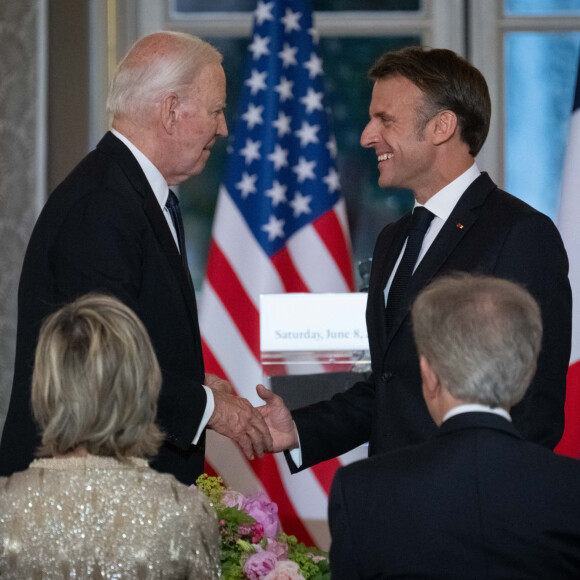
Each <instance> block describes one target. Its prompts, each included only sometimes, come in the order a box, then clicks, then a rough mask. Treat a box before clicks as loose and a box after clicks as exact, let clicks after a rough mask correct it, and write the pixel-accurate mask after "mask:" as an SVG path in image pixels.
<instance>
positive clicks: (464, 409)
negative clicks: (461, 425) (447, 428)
mask: <svg viewBox="0 0 580 580" xmlns="http://www.w3.org/2000/svg"><path fill="white" fill-rule="evenodd" d="M462 413H493V414H494V415H499V416H500V417H503V418H504V419H507V420H508V421H510V422H511V420H512V418H511V417H510V414H509V413H508V412H507V411H506V410H505V409H502V408H500V407H489V406H487V405H480V404H479V403H469V404H465V405H458V406H457V407H453V409H450V410H449V411H447V413H445V416H444V417H443V422H445V421H447V419H450V418H451V417H454V416H455V415H461V414H462Z"/></svg>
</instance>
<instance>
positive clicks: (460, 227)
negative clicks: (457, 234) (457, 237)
mask: <svg viewBox="0 0 580 580" xmlns="http://www.w3.org/2000/svg"><path fill="white" fill-rule="evenodd" d="M457 227H458V228H459V229H460V230H462V229H463V224H462V223H461V222H457Z"/></svg>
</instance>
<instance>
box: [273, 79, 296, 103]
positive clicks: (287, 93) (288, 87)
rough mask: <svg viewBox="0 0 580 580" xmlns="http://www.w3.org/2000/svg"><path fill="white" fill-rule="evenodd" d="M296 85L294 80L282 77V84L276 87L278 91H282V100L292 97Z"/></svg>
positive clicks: (282, 101)
mask: <svg viewBox="0 0 580 580" xmlns="http://www.w3.org/2000/svg"><path fill="white" fill-rule="evenodd" d="M293 86H294V81H289V80H288V79H287V78H286V77H284V76H283V77H280V84H279V85H276V86H275V87H274V90H275V91H276V92H277V93H280V102H281V103H284V102H285V101H287V100H288V99H291V98H292V97H293V96H294V95H293V94H292V87H293Z"/></svg>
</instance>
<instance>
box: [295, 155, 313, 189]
mask: <svg viewBox="0 0 580 580" xmlns="http://www.w3.org/2000/svg"><path fill="white" fill-rule="evenodd" d="M315 167H316V161H306V159H305V158H304V157H299V158H298V165H294V167H292V171H293V172H294V173H296V175H297V176H298V178H297V179H298V183H304V181H306V180H307V179H315V178H316V176H315V175H314V168H315Z"/></svg>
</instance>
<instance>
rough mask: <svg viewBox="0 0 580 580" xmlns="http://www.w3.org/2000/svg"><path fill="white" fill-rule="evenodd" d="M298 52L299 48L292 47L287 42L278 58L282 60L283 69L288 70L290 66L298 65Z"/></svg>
mask: <svg viewBox="0 0 580 580" xmlns="http://www.w3.org/2000/svg"><path fill="white" fill-rule="evenodd" d="M297 52H298V47H297V46H290V45H289V44H288V43H287V42H285V43H284V46H283V47H282V50H281V51H280V52H279V53H278V56H279V57H280V58H281V59H282V67H283V68H288V67H289V66H290V65H296V64H298V61H297V60H296V53H297Z"/></svg>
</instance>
